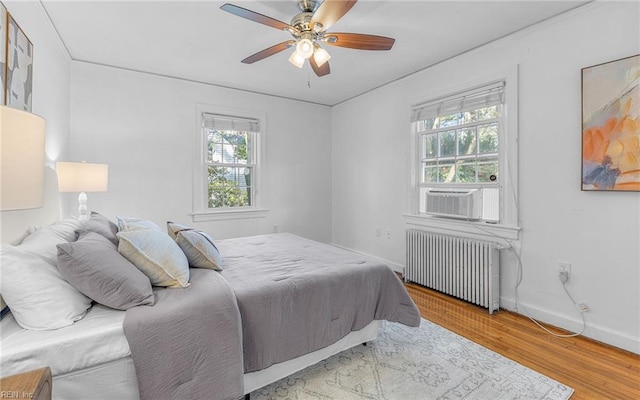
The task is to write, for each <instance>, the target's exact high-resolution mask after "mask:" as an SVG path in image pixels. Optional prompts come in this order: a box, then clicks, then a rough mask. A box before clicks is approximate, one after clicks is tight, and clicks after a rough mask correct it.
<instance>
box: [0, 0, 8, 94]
mask: <svg viewBox="0 0 640 400" xmlns="http://www.w3.org/2000/svg"><path fill="white" fill-rule="evenodd" d="M6 81H7V8H6V7H5V6H4V4H2V3H0V89H2V92H0V97H2V99H1V101H0V104H1V105H5V104H6V100H5V90H6V89H5V88H6Z"/></svg>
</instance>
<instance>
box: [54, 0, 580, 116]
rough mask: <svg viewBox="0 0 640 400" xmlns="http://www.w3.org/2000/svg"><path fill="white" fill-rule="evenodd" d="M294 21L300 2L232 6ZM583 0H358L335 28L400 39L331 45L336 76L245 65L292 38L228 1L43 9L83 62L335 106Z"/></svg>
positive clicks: (281, 64) (58, 4)
mask: <svg viewBox="0 0 640 400" xmlns="http://www.w3.org/2000/svg"><path fill="white" fill-rule="evenodd" d="M228 2H229V3H231V4H235V5H239V6H241V7H244V8H248V9H250V10H253V11H256V12H258V13H261V14H264V15H267V16H270V17H272V18H275V19H277V20H280V21H283V22H287V23H289V22H290V20H291V17H292V16H294V15H295V14H297V13H298V12H299V9H298V6H297V1H296V0H286V1H282V0H281V1H271V0H261V1H255V0H229V1H228ZM586 2H587V1H540V0H535V1H526V0H512V1H495V0H493V1H480V0H471V1H451V0H449V1H433V0H413V1H375V0H360V1H359V2H358V3H356V4H355V6H354V7H353V8H352V9H351V10H350V11H349V12H348V13H347V14H346V15H345V16H344V17H343V18H342V19H341V20H339V21H338V22H337V23H336V24H335V25H333V27H331V28H330V29H329V32H355V33H366V34H373V35H381V36H389V37H393V38H395V39H396V42H395V45H394V47H393V48H392V49H391V50H390V51H363V50H352V49H346V48H339V47H333V46H325V47H326V49H327V50H328V51H329V52H330V54H331V55H332V57H333V58H332V59H331V61H330V65H331V74H330V75H327V76H324V77H322V78H318V77H317V76H315V74H314V73H313V71H312V70H311V68H310V67H309V65H308V63H306V64H305V67H304V68H303V69H298V68H296V67H294V66H292V65H291V64H290V63H289V62H288V61H287V58H288V57H289V53H290V52H291V51H292V50H287V51H284V52H282V53H279V54H276V55H274V56H271V57H269V58H266V59H264V60H261V61H258V62H256V63H254V64H242V63H240V60H242V59H244V58H245V57H248V56H249V55H251V54H253V53H256V52H258V51H260V50H262V49H265V48H267V47H270V46H272V45H274V44H276V43H280V42H283V41H285V40H288V39H290V38H291V36H290V35H289V34H288V33H286V32H284V31H279V30H277V29H274V28H271V27H268V26H266V25H261V24H258V23H255V22H252V21H249V20H246V19H243V18H240V17H237V16H235V15H232V14H229V13H227V12H224V11H222V10H220V6H221V5H222V4H224V3H225V2H224V1H212V0H206V1H205V0H201V1H122V0H120V1H93V0H86V1H77V0H76V1H47V0H44V1H43V2H42V3H43V6H44V8H45V10H46V12H47V14H48V15H49V17H50V18H51V21H52V23H53V25H54V26H55V28H56V29H57V31H58V33H59V35H60V37H61V39H62V41H63V42H64V44H65V46H66V47H67V49H68V51H69V53H70V55H71V58H72V59H74V60H77V61H86V62H90V63H96V64H103V65H108V66H114V67H119V68H126V69H131V70H136V71H145V72H150V73H154V74H160V75H164V76H171V77H176V78H181V79H187V80H192V81H197V82H204V83H209V84H214V85H220V86H226V87H233V88H238V89H243V90H249V91H252V92H258V93H265V94H270V95H275V96H281V97H286V98H291V99H297V100H302V101H308V102H313V103H318V104H324V105H335V104H337V103H340V102H342V101H344V100H347V99H349V98H352V97H354V96H357V95H359V94H361V93H364V92H366V91H368V90H371V89H373V88H376V87H379V86H381V85H384V84H386V83H389V82H392V81H394V80H396V79H398V78H401V77H403V76H406V75H408V74H411V73H413V72H415V71H418V70H421V69H424V68H425V67H428V66H430V65H433V64H436V63H438V62H440V61H442V60H445V59H447V58H450V57H453V56H455V55H458V54H460V53H463V52H465V51H468V50H470V49H473V48H475V47H478V46H480V45H482V44H485V43H488V42H491V41H493V40H496V39H498V38H500V37H503V36H505V35H508V34H510V33H512V32H515V31H518V30H520V29H522V28H524V27H527V26H530V25H532V24H535V23H537V22H539V21H542V20H545V19H548V18H550V17H552V16H554V15H557V14H560V13H563V12H566V11H568V10H570V9H573V8H575V7H578V6H580V5H582V4H584V3H586Z"/></svg>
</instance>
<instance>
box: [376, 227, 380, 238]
mask: <svg viewBox="0 0 640 400" xmlns="http://www.w3.org/2000/svg"><path fill="white" fill-rule="evenodd" d="M376 237H380V227H379V226H376Z"/></svg>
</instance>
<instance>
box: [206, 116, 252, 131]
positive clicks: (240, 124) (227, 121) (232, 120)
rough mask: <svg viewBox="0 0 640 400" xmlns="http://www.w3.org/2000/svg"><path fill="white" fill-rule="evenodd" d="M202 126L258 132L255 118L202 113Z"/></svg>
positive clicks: (223, 129) (221, 129) (220, 129)
mask: <svg viewBox="0 0 640 400" xmlns="http://www.w3.org/2000/svg"><path fill="white" fill-rule="evenodd" d="M202 127H203V128H208V129H215V130H219V131H241V132H260V121H259V120H257V119H250V118H243V117H235V116H231V115H218V114H210V113H202Z"/></svg>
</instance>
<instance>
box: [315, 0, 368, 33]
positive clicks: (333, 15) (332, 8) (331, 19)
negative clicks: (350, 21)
mask: <svg viewBox="0 0 640 400" xmlns="http://www.w3.org/2000/svg"><path fill="white" fill-rule="evenodd" d="M356 1H358V0H324V1H323V2H322V4H320V7H318V9H317V10H316V12H315V13H313V17H312V18H311V27H313V26H315V24H317V23H320V24H322V30H323V31H325V30H327V29H329V27H330V26H331V25H333V24H335V23H336V22H338V20H339V19H340V18H342V17H343V16H344V15H345V14H346V13H347V12H348V11H349V10H351V7H353V5H354V4H356Z"/></svg>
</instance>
